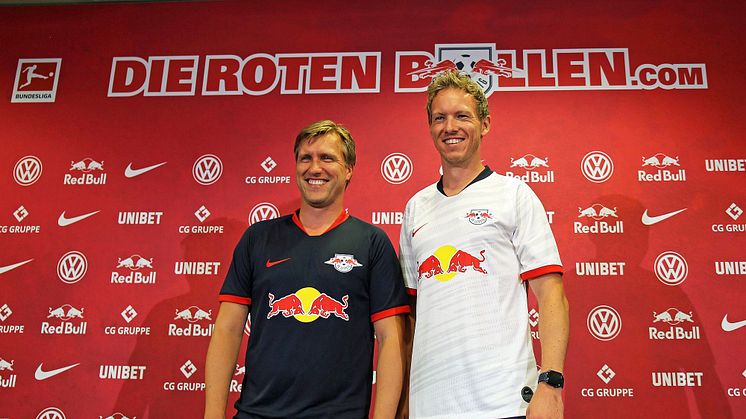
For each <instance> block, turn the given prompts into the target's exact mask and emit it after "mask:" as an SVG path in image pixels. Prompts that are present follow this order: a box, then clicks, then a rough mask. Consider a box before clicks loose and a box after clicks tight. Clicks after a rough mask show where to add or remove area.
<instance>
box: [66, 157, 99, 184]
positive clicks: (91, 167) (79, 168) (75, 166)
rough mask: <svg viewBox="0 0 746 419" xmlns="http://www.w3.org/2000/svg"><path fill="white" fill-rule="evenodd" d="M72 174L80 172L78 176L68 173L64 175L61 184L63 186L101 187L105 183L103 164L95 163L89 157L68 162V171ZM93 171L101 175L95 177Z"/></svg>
mask: <svg viewBox="0 0 746 419" xmlns="http://www.w3.org/2000/svg"><path fill="white" fill-rule="evenodd" d="M68 171H72V172H82V174H81V175H80V176H73V175H72V174H70V173H66V174H65V177H64V181H63V183H64V184H65V185H103V184H105V183H106V173H105V172H104V162H103V160H102V161H96V160H93V159H91V158H89V157H86V158H84V159H83V160H79V161H74V160H71V161H70V169H69V170H68ZM94 171H101V172H102V173H100V174H98V175H95V174H94V173H91V172H94Z"/></svg>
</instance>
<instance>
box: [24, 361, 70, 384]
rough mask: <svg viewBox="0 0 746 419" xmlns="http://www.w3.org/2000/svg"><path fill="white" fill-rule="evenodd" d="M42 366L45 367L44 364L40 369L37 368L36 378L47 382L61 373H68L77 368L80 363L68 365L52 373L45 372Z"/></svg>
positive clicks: (51, 371)
mask: <svg viewBox="0 0 746 419" xmlns="http://www.w3.org/2000/svg"><path fill="white" fill-rule="evenodd" d="M42 365H44V363H43V362H42V363H41V364H39V366H38V367H36V372H34V378H36V379H37V380H39V381H41V380H46V379H47V378H50V377H54V376H55V375H57V374H61V373H63V372H65V371H67V370H69V369H71V368H75V367H77V366H78V365H80V362H78V363H77V364H72V365H68V366H66V367H62V368H57V369H56V370H50V371H44V370H42V369H41V366H42Z"/></svg>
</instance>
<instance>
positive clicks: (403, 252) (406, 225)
mask: <svg viewBox="0 0 746 419" xmlns="http://www.w3.org/2000/svg"><path fill="white" fill-rule="evenodd" d="M414 202H415V201H414V199H411V200H409V202H407V206H406V209H405V210H404V219H403V220H402V225H401V232H400V233H399V262H400V263H401V269H402V274H403V275H404V286H405V287H406V288H407V293H408V294H410V295H416V294H417V261H416V260H415V255H414V252H413V250H412V217H413V213H414V207H415V203H414Z"/></svg>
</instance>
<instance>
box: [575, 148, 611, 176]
mask: <svg viewBox="0 0 746 419" xmlns="http://www.w3.org/2000/svg"><path fill="white" fill-rule="evenodd" d="M580 169H581V170H582V172H583V176H585V178H586V179H588V180H589V181H591V182H593V183H602V182H606V181H607V180H609V178H611V175H612V174H613V173H614V162H612V161H611V157H609V155H608V154H606V153H604V152H602V151H591V152H590V153H588V154H586V155H585V156H584V157H583V160H582V161H581V162H580Z"/></svg>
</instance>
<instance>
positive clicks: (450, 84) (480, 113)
mask: <svg viewBox="0 0 746 419" xmlns="http://www.w3.org/2000/svg"><path fill="white" fill-rule="evenodd" d="M449 88H454V89H459V90H463V91H464V92H466V93H468V94H470V95H471V96H472V97H473V98H474V100H475V101H476V102H477V117H479V120H480V121H482V120H484V118H486V117H487V116H488V115H489V114H490V109H489V107H488V103H487V97H486V96H485V95H484V91H483V90H482V88H481V87H479V85H478V84H477V83H476V82H475V81H474V80H472V79H471V77H469V75H468V74H466V73H463V72H460V71H457V70H446V71H444V72H442V73H440V74H438V75H437V76H435V77H433V81H432V82H430V85H429V86H428V87H427V123H428V124H429V123H431V122H432V120H433V99H435V96H436V95H437V94H438V93H440V91H442V90H445V89H449Z"/></svg>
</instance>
